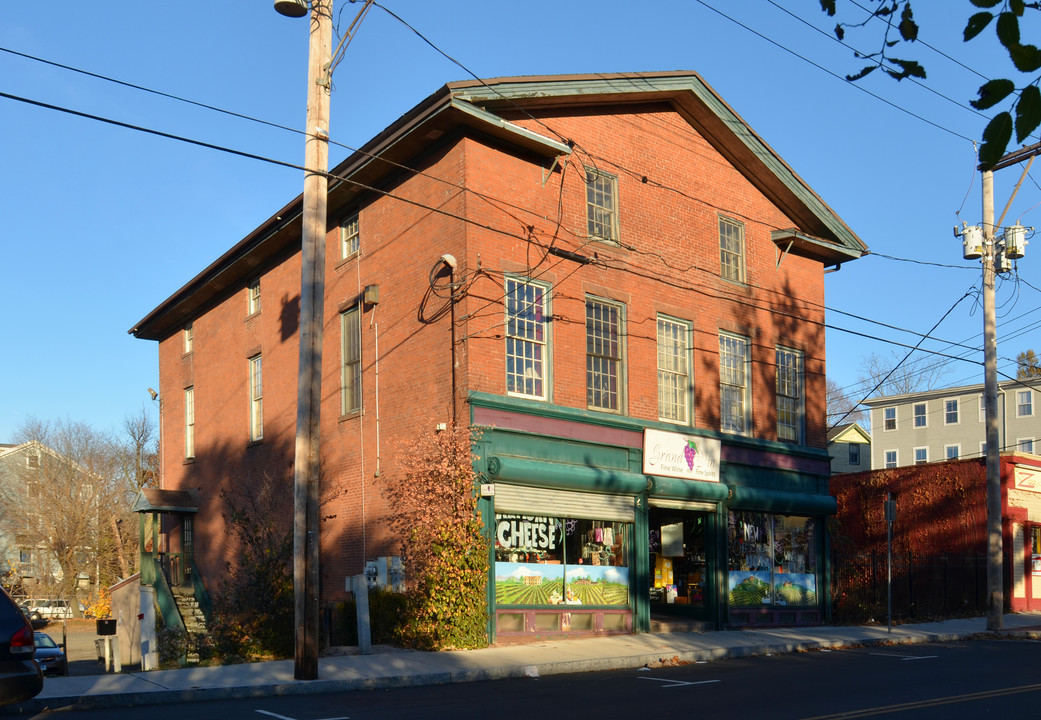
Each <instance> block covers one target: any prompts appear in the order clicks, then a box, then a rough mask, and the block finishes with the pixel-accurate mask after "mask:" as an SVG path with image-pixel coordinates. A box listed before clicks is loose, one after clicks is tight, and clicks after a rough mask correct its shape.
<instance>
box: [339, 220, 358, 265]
mask: <svg viewBox="0 0 1041 720" xmlns="http://www.w3.org/2000/svg"><path fill="white" fill-rule="evenodd" d="M360 239H361V225H360V224H359V222H358V213H354V214H353V215H351V216H349V217H348V218H347V219H346V220H344V221H343V222H342V223H340V259H341V260H346V259H347V258H349V257H351V256H352V255H356V254H357V253H358V248H359V247H360Z"/></svg>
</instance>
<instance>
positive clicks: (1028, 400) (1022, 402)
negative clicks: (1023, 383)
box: [1016, 390, 1034, 417]
mask: <svg viewBox="0 0 1041 720" xmlns="http://www.w3.org/2000/svg"><path fill="white" fill-rule="evenodd" d="M1033 414H1034V392H1033V390H1017V391H1016V417H1031V416H1032V415H1033Z"/></svg>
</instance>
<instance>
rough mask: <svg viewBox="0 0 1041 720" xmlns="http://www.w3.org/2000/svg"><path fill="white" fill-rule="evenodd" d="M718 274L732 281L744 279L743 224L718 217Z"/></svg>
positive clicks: (742, 280)
mask: <svg viewBox="0 0 1041 720" xmlns="http://www.w3.org/2000/svg"><path fill="white" fill-rule="evenodd" d="M719 268H720V274H721V275H722V276H723V277H724V278H726V279H727V280H733V281H734V282H744V281H745V226H744V225H742V224H741V223H739V222H737V221H735V220H731V219H730V218H725V217H720V218H719Z"/></svg>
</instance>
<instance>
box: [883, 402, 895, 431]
mask: <svg viewBox="0 0 1041 720" xmlns="http://www.w3.org/2000/svg"><path fill="white" fill-rule="evenodd" d="M882 428H883V429H884V430H896V408H895V407H887V408H883V409H882Z"/></svg>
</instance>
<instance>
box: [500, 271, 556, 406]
mask: <svg viewBox="0 0 1041 720" xmlns="http://www.w3.org/2000/svg"><path fill="white" fill-rule="evenodd" d="M548 295H549V287H548V286H546V285H544V284H542V283H536V282H531V281H530V280H525V279H522V278H514V277H507V278H506V392H507V394H509V395H516V396H519V397H527V398H534V399H536V400H545V399H546V389H547V388H546V371H547V369H548V366H549V365H548V357H547V356H548V350H549V336H548V330H549V328H548V323H547V318H548V313H547V302H548V297H547V296H548Z"/></svg>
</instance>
